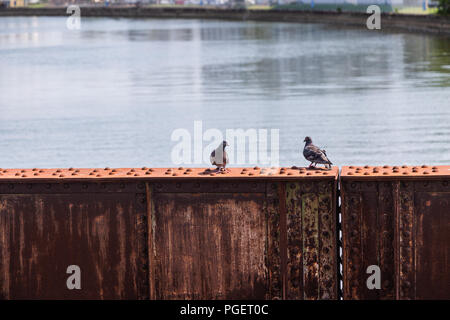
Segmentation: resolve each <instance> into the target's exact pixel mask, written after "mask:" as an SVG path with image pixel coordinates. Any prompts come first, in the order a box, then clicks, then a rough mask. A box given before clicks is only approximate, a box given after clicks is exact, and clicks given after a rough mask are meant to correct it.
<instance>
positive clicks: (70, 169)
mask: <svg viewBox="0 0 450 320" xmlns="http://www.w3.org/2000/svg"><path fill="white" fill-rule="evenodd" d="M33 171H34V169H33ZM69 171H73V168H72V167H70V168H69Z"/></svg>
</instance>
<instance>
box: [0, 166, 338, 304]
mask: <svg viewBox="0 0 450 320" xmlns="http://www.w3.org/2000/svg"><path fill="white" fill-rule="evenodd" d="M337 175H338V170H337V168H333V170H332V171H324V170H305V169H304V168H296V167H293V168H278V169H260V168H256V167H255V168H244V169H241V168H232V169H231V170H230V172H228V173H223V174H219V173H215V172H213V171H209V170H204V169H183V168H178V169H149V168H141V169H110V168H105V169H73V168H70V169H28V170H22V169H14V170H13V169H9V170H8V169H7V170H4V169H0V298H3V299H25V298H27V299H34V298H40V299H45V298H57V299H250V298H254V299H337V270H338V265H337V248H336V234H337V231H336V191H337V190H336V184H337V182H336V181H337ZM69 265H78V266H80V268H81V270H82V275H81V278H82V289H81V290H68V289H67V287H66V279H67V277H68V276H69V275H68V274H66V268H67V267H68V266H69Z"/></svg>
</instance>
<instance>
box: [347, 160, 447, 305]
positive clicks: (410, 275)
mask: <svg viewBox="0 0 450 320" xmlns="http://www.w3.org/2000/svg"><path fill="white" fill-rule="evenodd" d="M340 183H341V199H342V229H343V280H344V299H450V290H449V287H448V284H449V283H450V272H449V270H450V269H449V255H448V252H450V229H449V226H450V216H449V212H450V166H433V167H431V166H426V165H424V166H416V167H411V166H394V167H391V166H383V167H373V166H365V167H357V166H350V167H343V168H342V171H341V177H340ZM370 265H377V266H379V267H380V270H381V289H379V290H378V289H368V287H367V285H366V280H367V278H368V277H369V276H370V274H367V273H366V271H367V267H368V266H370Z"/></svg>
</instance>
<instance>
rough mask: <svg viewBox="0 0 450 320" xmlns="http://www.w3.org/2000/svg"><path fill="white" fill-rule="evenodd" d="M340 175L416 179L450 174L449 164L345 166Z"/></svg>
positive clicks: (364, 177)
mask: <svg viewBox="0 0 450 320" xmlns="http://www.w3.org/2000/svg"><path fill="white" fill-rule="evenodd" d="M341 176H342V177H349V178H350V177H351V178H352V179H358V178H363V179H367V178H377V179H379V178H386V179H392V178H394V177H395V178H402V179H417V178H418V177H424V178H427V179H433V178H435V177H436V178H438V179H440V178H442V177H443V176H450V166H427V165H422V166H406V165H403V166H387V165H386V166H375V167H374V166H346V167H342V170H341Z"/></svg>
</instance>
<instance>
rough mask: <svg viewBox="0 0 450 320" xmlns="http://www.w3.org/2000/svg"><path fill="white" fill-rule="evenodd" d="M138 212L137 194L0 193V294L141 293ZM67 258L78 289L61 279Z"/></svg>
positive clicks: (46, 296) (91, 295) (104, 296)
mask: <svg viewBox="0 0 450 320" xmlns="http://www.w3.org/2000/svg"><path fill="white" fill-rule="evenodd" d="M140 212H142V210H139V209H138V205H137V196H136V194H124V193H122V194H114V193H111V194H96V195H95V197H93V196H92V195H91V194H89V193H84V194H83V193H79V194H76V193H75V194H8V195H4V194H3V195H0V235H1V236H0V248H1V249H0V261H1V262H0V296H1V298H3V299H35V298H39V299H137V298H145V296H146V292H147V291H148V284H147V281H146V278H147V277H146V272H145V270H144V268H143V267H144V266H143V261H142V260H141V259H142V253H143V252H142V250H143V246H144V245H145V241H143V239H142V238H141V237H140V236H139V234H138V233H136V232H135V230H136V229H137V228H139V225H140V224H141V223H142V221H141V218H142V216H144V214H140ZM143 213H145V211H144V212H143ZM142 242H143V243H142ZM70 265H77V266H79V267H80V268H81V290H69V289H68V288H67V286H66V280H67V278H68V277H69V274H67V273H66V270H67V267H68V266H70Z"/></svg>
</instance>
